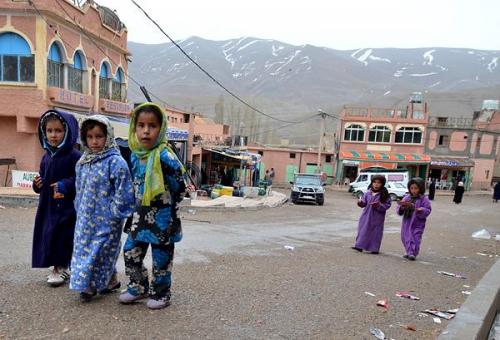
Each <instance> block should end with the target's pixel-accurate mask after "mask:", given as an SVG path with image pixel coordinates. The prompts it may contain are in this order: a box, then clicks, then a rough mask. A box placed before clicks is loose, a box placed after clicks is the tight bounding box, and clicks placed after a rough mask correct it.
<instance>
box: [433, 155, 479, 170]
mask: <svg viewBox="0 0 500 340" xmlns="http://www.w3.org/2000/svg"><path fill="white" fill-rule="evenodd" d="M431 166H437V167H445V168H446V167H447V168H471V167H473V166H474V161H473V160H471V159H469V158H460V157H442V156H432V157H431Z"/></svg>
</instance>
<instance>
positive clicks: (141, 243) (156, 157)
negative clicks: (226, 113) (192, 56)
mask: <svg viewBox="0 0 500 340" xmlns="http://www.w3.org/2000/svg"><path fill="white" fill-rule="evenodd" d="M166 133H167V121H166V116H165V113H164V112H163V110H162V109H161V108H160V107H159V106H158V105H156V104H153V103H144V104H141V105H139V106H138V107H137V108H136V109H135V110H134V111H133V112H132V116H131V121H130V129H129V140H128V142H129V147H130V150H132V174H133V177H134V187H135V195H136V208H135V211H134V214H133V217H132V223H131V226H130V227H129V228H126V229H127V230H125V232H128V238H127V241H126V242H125V246H124V249H123V252H124V257H125V273H126V274H127V276H128V277H129V279H130V282H129V284H128V289H127V291H126V292H124V293H122V294H121V295H120V302H121V303H123V304H129V303H133V302H135V301H138V300H141V299H144V298H146V297H149V300H148V302H147V306H148V307H149V308H151V309H160V308H164V307H167V306H168V305H169V304H170V287H171V284H172V282H171V280H172V260H173V257H174V244H175V242H178V241H180V240H181V238H182V230H181V221H180V219H179V217H178V212H177V209H178V203H179V202H180V201H181V200H182V198H183V194H184V191H185V190H186V181H185V177H184V176H185V172H184V167H183V166H182V164H181V162H180V161H179V160H178V158H177V157H176V156H175V154H174V153H173V152H172V151H171V150H170V149H169V148H168V147H167V145H166ZM150 245H151V248H152V255H153V280H152V282H151V285H150V283H149V279H148V271H147V269H146V268H145V267H144V264H143V261H144V257H145V256H146V253H147V251H148V248H149V246H150Z"/></svg>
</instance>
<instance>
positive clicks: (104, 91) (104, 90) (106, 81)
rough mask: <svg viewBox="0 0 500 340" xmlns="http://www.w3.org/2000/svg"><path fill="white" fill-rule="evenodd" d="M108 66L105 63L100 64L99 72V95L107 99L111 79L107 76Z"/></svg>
mask: <svg viewBox="0 0 500 340" xmlns="http://www.w3.org/2000/svg"><path fill="white" fill-rule="evenodd" d="M109 74H110V72H109V67H108V65H107V64H106V63H102V65H101V73H100V75H99V97H101V98H104V99H109V98H110V95H109V90H110V86H111V79H110V77H109Z"/></svg>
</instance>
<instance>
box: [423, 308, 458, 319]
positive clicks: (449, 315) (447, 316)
mask: <svg viewBox="0 0 500 340" xmlns="http://www.w3.org/2000/svg"><path fill="white" fill-rule="evenodd" d="M424 313H427V314H430V315H434V316H437V317H440V318H441V319H446V320H451V319H453V318H454V317H455V314H453V313H448V312H442V311H439V310H436V309H426V310H424Z"/></svg>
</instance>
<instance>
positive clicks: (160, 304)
mask: <svg viewBox="0 0 500 340" xmlns="http://www.w3.org/2000/svg"><path fill="white" fill-rule="evenodd" d="M147 306H148V308H149V309H162V308H165V307H168V306H170V298H163V299H160V300H155V299H152V298H150V299H149V300H148V303H147Z"/></svg>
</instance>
